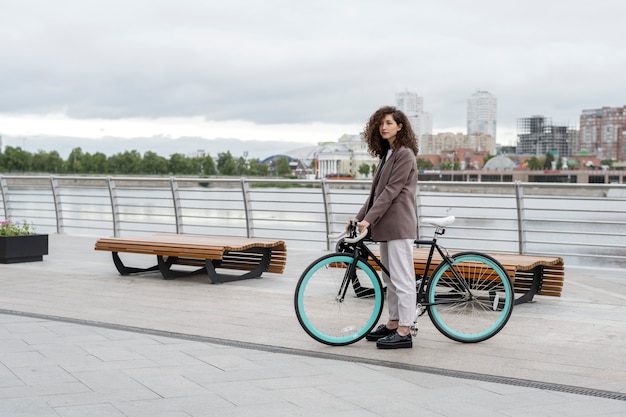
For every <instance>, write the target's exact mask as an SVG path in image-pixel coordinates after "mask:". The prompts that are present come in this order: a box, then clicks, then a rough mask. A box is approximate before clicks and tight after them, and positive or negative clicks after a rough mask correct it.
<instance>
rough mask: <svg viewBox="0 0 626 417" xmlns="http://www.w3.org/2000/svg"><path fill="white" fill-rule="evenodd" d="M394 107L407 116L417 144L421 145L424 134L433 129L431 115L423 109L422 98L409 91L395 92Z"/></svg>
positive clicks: (429, 132)
mask: <svg viewBox="0 0 626 417" xmlns="http://www.w3.org/2000/svg"><path fill="white" fill-rule="evenodd" d="M396 107H397V108H398V109H400V110H402V112H404V114H406V116H407V117H408V118H409V121H410V122H411V127H412V128H413V131H414V132H415V137H417V140H418V144H419V145H421V144H422V140H423V138H424V136H425V135H430V134H432V131H433V121H432V117H431V116H430V113H426V112H425V111H424V99H423V98H422V97H420V96H419V95H418V94H417V93H412V92H410V91H405V92H402V93H396Z"/></svg>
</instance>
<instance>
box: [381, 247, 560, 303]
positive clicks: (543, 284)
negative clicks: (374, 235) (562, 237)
mask: <svg viewBox="0 0 626 417" xmlns="http://www.w3.org/2000/svg"><path fill="white" fill-rule="evenodd" d="M428 252H429V248H414V249H413V266H414V267H415V273H416V274H419V275H423V274H424V269H426V261H427V259H428ZM374 253H375V254H376V256H379V253H378V252H376V251H374ZM449 253H450V254H451V255H452V254H454V253H455V251H449ZM487 255H490V256H491V257H493V258H495V259H496V260H498V262H500V263H501V264H502V266H503V267H504V269H506V272H507V273H508V275H509V277H510V278H511V281H512V283H513V289H514V291H515V292H516V293H518V294H522V295H521V296H519V297H518V298H517V299H516V300H515V304H521V303H526V302H529V301H532V299H533V297H534V296H535V295H537V294H539V295H548V296H553V297H560V296H561V291H562V289H563V282H564V279H565V268H564V264H563V259H562V258H559V257H552V256H535V255H516V254H504V253H487ZM440 262H441V257H440V256H439V254H438V253H437V252H436V251H435V254H434V255H433V260H432V262H431V265H430V271H429V273H432V272H433V271H434V269H435V268H436V267H437V266H438V265H439V263H440ZM370 264H372V266H374V264H373V261H370Z"/></svg>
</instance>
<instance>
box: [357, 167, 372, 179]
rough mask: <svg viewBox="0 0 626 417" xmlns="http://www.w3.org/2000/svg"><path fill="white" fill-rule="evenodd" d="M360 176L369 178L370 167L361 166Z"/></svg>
mask: <svg viewBox="0 0 626 417" xmlns="http://www.w3.org/2000/svg"><path fill="white" fill-rule="evenodd" d="M359 174H361V175H363V176H365V177H367V176H368V175H369V174H370V166H369V165H368V164H361V165H360V166H359Z"/></svg>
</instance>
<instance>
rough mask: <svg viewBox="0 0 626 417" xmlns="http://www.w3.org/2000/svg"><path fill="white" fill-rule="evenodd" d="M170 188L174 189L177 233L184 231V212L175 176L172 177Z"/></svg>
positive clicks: (173, 197)
mask: <svg viewBox="0 0 626 417" xmlns="http://www.w3.org/2000/svg"><path fill="white" fill-rule="evenodd" d="M170 189H171V190H172V199H173V200H174V219H176V233H183V212H182V208H181V206H180V193H179V192H178V183H177V182H176V180H175V179H174V177H170Z"/></svg>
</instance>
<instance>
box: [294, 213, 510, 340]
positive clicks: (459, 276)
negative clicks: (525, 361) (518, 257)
mask: <svg viewBox="0 0 626 417" xmlns="http://www.w3.org/2000/svg"><path fill="white" fill-rule="evenodd" d="M454 220H455V218H454V216H448V217H442V218H424V219H422V221H421V222H422V223H426V224H430V225H433V226H435V232H434V235H433V238H432V239H417V240H415V244H416V245H418V246H419V245H428V246H430V250H429V254H428V258H427V261H426V266H425V269H424V276H421V275H419V274H418V273H417V272H416V274H415V279H416V288H417V312H416V315H415V321H414V323H413V326H411V331H412V333H413V335H416V334H417V331H418V326H417V319H418V317H420V316H422V315H423V314H424V312H425V311H428V315H429V317H430V320H431V321H432V323H433V325H434V326H435V327H436V328H437V330H439V331H440V332H441V333H442V334H444V335H445V336H447V337H448V338H450V339H452V340H455V341H458V342H463V343H476V342H482V341H484V340H487V339H489V338H491V337H493V336H495V335H496V334H497V333H498V332H499V331H500V330H502V328H503V327H504V326H505V325H506V323H507V321H508V320H509V317H510V316H511V313H512V311H513V304H514V293H513V286H512V284H511V280H510V278H509V276H508V274H507V272H506V270H505V269H504V267H503V266H502V265H501V264H500V263H499V262H498V261H497V260H496V259H494V258H493V257H491V256H489V255H486V254H484V253H480V252H459V253H455V254H452V255H450V254H449V253H448V251H447V249H445V248H444V247H442V246H441V245H440V244H439V243H437V240H438V237H439V236H441V235H443V234H444V233H445V229H446V227H447V226H449V225H450V224H452V223H453V222H454ZM349 229H350V230H349V233H348V236H347V237H344V238H342V239H340V240H339V241H338V242H337V245H336V248H335V253H331V254H328V255H324V256H322V257H320V258H319V259H317V260H315V261H314V262H313V263H311V264H310V265H309V266H308V267H307V268H306V270H305V271H304V272H303V273H302V275H301V276H300V279H299V280H298V283H297V285H296V290H295V294H294V306H295V310H296V316H297V317H298V321H299V322H300V325H301V326H302V328H303V329H304V330H305V331H306V332H307V333H308V334H309V335H310V336H311V337H312V338H313V339H315V340H317V341H318V342H321V343H324V344H327V345H332V346H344V345H349V344H351V343H355V342H357V341H359V340H361V339H362V338H363V337H365V335H367V334H368V333H369V332H370V331H371V330H372V329H373V328H374V326H376V324H377V323H378V320H379V319H380V316H381V314H382V311H383V305H384V298H385V289H384V288H383V285H382V283H381V280H380V277H379V275H378V272H377V269H378V270H380V271H382V272H383V273H385V274H386V273H388V270H387V268H386V267H385V266H384V265H383V264H382V262H381V261H380V259H379V258H378V257H377V256H376V255H375V254H374V252H372V250H371V249H370V248H369V247H368V246H367V244H366V242H371V241H369V240H367V239H365V237H366V235H367V231H365V232H364V233H362V234H360V235H357V226H356V222H352V224H351V225H350V228H349ZM435 251H437V252H438V254H439V256H440V257H441V262H440V264H439V265H438V266H437V267H436V268H434V270H433V271H432V273H430V274H429V271H430V269H431V265H433V256H434V254H435ZM349 289H352V291H353V292H354V294H352V293H348V290H349Z"/></svg>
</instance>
